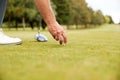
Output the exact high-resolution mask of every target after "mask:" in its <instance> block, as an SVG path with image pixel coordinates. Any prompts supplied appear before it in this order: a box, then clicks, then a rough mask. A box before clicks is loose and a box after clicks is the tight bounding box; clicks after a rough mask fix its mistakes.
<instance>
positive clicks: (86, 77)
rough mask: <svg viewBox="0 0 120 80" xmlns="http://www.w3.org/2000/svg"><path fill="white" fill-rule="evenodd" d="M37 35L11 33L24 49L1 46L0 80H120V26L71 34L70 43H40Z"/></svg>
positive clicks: (50, 38)
mask: <svg viewBox="0 0 120 80" xmlns="http://www.w3.org/2000/svg"><path fill="white" fill-rule="evenodd" d="M36 32H37V31H36V30H35V31H31V30H26V31H21V30H19V31H14V30H11V31H8V30H5V33H6V34H7V35H10V36H13V37H14V36H18V37H20V38H21V39H22V40H23V44H22V45H9V46H8V45H5V46H3V45H2V46H1V45H0V80H120V26H119V25H104V26H102V27H100V28H95V29H86V30H69V31H68V32H67V34H68V39H69V42H68V44H67V45H66V46H62V45H59V44H58V43H57V42H56V41H55V40H53V39H52V37H51V35H50V34H49V33H48V32H47V31H42V33H43V34H45V35H46V36H47V37H48V39H49V41H48V42H44V43H41V42H37V41H35V39H34V35H35V34H36Z"/></svg>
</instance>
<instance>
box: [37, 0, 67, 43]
mask: <svg viewBox="0 0 120 80" xmlns="http://www.w3.org/2000/svg"><path fill="white" fill-rule="evenodd" d="M35 3H36V5H37V7H38V10H39V11H40V13H41V15H42V17H43V19H44V21H45V22H46V24H47V26H48V30H49V32H50V33H51V35H52V36H53V37H54V39H56V40H57V41H59V43H60V44H62V43H65V44H66V43H67V37H66V33H65V31H64V29H63V28H62V27H61V25H59V23H58V22H57V21H56V18H55V15H54V13H53V10H52V8H51V5H50V0H35Z"/></svg>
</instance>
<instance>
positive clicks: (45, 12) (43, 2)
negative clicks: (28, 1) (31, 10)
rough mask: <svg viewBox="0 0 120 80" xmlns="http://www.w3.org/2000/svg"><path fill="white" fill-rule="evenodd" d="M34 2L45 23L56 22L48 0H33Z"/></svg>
mask: <svg viewBox="0 0 120 80" xmlns="http://www.w3.org/2000/svg"><path fill="white" fill-rule="evenodd" d="M35 3H36V5H37V7H38V10H39V12H40V14H41V15H42V17H43V19H44V21H45V22H46V24H47V25H52V24H53V23H56V18H55V16H54V13H53V10H52V8H51V5H50V0H35Z"/></svg>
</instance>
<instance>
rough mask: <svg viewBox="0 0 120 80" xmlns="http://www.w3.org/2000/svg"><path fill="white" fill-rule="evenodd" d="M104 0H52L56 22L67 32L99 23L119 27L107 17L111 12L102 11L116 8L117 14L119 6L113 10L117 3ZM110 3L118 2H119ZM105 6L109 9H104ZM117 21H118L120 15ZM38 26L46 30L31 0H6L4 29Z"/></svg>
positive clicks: (115, 0) (95, 25) (110, 16)
mask: <svg viewBox="0 0 120 80" xmlns="http://www.w3.org/2000/svg"><path fill="white" fill-rule="evenodd" d="M106 1H107V2H105V1H104V0H94V1H93V0H51V5H52V8H53V10H54V13H55V16H56V18H57V21H58V22H59V23H60V24H62V25H65V26H66V29H73V28H74V29H81V28H82V29H83V28H91V27H97V26H98V25H102V24H120V21H117V22H115V20H113V16H112V15H111V14H109V13H110V12H108V13H106V12H105V9H106V10H111V11H112V8H113V10H115V9H116V11H119V10H118V9H117V8H118V6H117V8H116V7H114V6H116V4H115V5H112V4H111V3H110V1H108V0H106ZM112 1H114V2H117V1H118V0H112ZM117 3H118V2H117ZM108 4H110V6H111V7H112V8H111V7H109V6H106V5H108ZM99 6H100V7H99ZM101 7H102V8H101ZM114 8H115V9H114ZM112 12H114V11H112ZM112 12H111V13H112ZM118 14H119V13H118ZM114 15H115V14H114ZM117 18H119V20H120V16H119V17H117ZM40 25H42V26H41V27H42V29H43V30H44V29H45V28H46V24H45V22H44V20H43V19H42V17H41V16H40V14H39V12H38V10H37V8H36V5H35V3H34V0H8V6H7V10H6V14H5V18H4V24H3V28H8V29H11V28H15V29H16V30H17V29H18V28H23V30H25V28H28V27H29V28H31V29H32V30H33V29H34V28H35V27H38V26H40ZM73 25H74V27H73Z"/></svg>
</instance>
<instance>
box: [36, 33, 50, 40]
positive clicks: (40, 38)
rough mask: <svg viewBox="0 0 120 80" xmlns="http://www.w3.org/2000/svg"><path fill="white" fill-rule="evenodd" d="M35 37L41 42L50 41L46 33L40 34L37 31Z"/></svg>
mask: <svg viewBox="0 0 120 80" xmlns="http://www.w3.org/2000/svg"><path fill="white" fill-rule="evenodd" d="M35 39H36V40H37V41H39V42H47V41H48V38H47V37H46V36H45V35H43V34H40V33H37V34H36V35H35Z"/></svg>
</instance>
